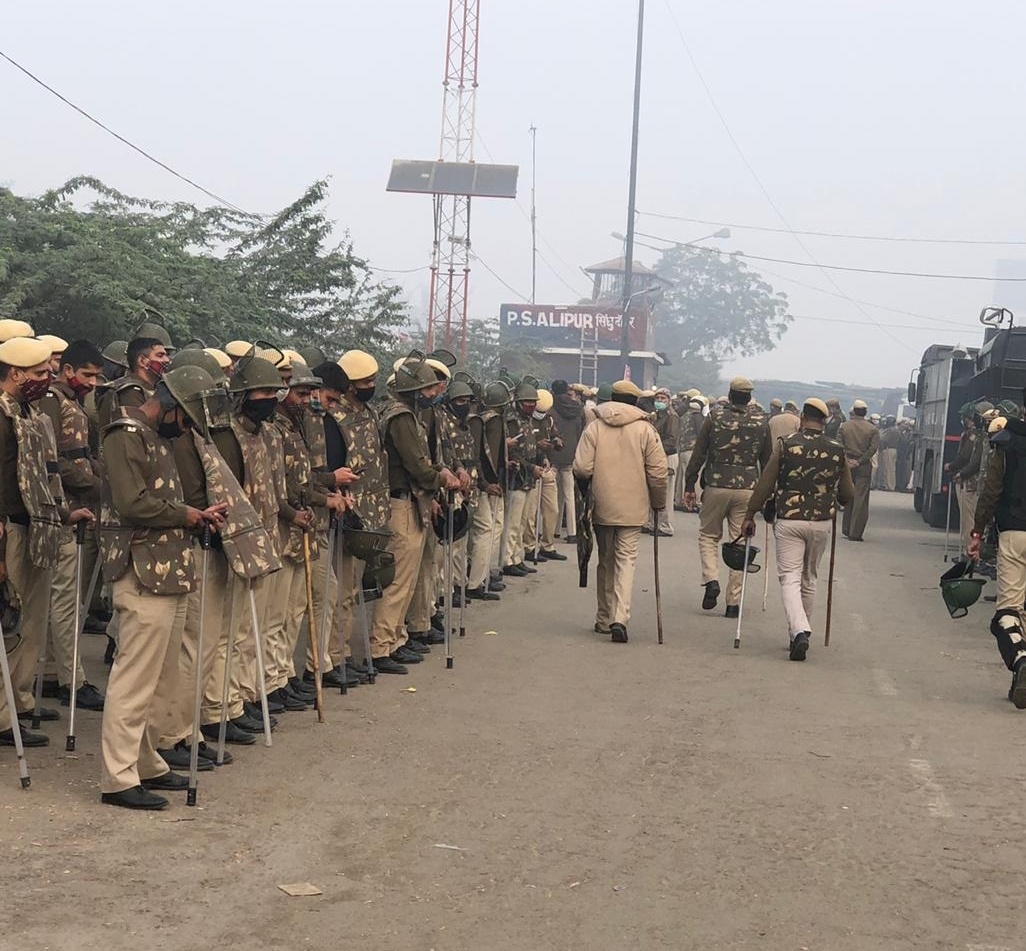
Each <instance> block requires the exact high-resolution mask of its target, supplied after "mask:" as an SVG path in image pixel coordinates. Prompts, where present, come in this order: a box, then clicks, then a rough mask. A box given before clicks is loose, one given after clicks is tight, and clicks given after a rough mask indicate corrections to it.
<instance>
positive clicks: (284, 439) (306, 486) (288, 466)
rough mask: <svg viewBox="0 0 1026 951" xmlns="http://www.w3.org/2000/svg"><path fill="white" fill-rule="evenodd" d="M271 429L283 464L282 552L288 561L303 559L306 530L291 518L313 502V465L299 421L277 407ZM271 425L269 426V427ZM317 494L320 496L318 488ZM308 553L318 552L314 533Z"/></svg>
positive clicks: (314, 553)
mask: <svg viewBox="0 0 1026 951" xmlns="http://www.w3.org/2000/svg"><path fill="white" fill-rule="evenodd" d="M273 425H274V429H275V430H276V431H277V438H278V440H280V449H281V453H282V458H283V461H284V464H283V466H282V475H283V477H284V480H283V481H284V492H285V499H286V502H287V506H285V507H282V506H279V510H278V527H279V536H280V539H281V548H280V549H279V550H280V551H281V555H282V557H283V558H288V559H289V560H290V561H296V562H302V561H303V535H304V534H305V532H304V531H303V529H301V528H300V527H299V526H298V525H296V524H295V523H294V521H293V518H294V515H295V513H296V512H297V511H298V510H299V509H302V508H307V507H310V506H312V505H313V503H314V497H313V496H314V489H313V487H312V486H311V481H310V480H311V476H312V468H311V465H310V450H309V449H308V448H307V444H306V433H305V432H304V427H303V424H302V422H297V421H296V420H294V419H292V418H291V417H289V416H287V415H286V414H285V413H284V412H282V411H281V410H279V411H278V412H277V413H275V415H274V423H273ZM268 428H270V427H268ZM317 498H318V499H321V500H323V493H322V492H320V491H319V490H318V492H317ZM310 554H311V557H316V556H317V547H316V536H315V535H311V538H310Z"/></svg>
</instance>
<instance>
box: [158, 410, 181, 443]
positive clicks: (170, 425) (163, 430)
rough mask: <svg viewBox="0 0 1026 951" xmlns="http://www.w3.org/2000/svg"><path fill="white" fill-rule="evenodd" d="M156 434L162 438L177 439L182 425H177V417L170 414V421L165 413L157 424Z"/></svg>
mask: <svg viewBox="0 0 1026 951" xmlns="http://www.w3.org/2000/svg"><path fill="white" fill-rule="evenodd" d="M157 435H158V436H161V437H162V438H164V439H177V438H178V437H179V436H181V435H182V427H181V426H179V425H178V419H177V418H176V417H175V416H174V415H172V418H171V420H170V421H168V419H167V415H166V414H165V416H164V418H163V419H162V420H161V421H160V422H159V423H158V424H157Z"/></svg>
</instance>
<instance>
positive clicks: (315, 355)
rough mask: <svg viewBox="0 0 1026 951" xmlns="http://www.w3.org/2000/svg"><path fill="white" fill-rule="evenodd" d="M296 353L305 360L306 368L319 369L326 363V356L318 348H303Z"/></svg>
mask: <svg viewBox="0 0 1026 951" xmlns="http://www.w3.org/2000/svg"><path fill="white" fill-rule="evenodd" d="M298 353H299V355H300V356H301V357H302V358H303V359H304V360H306V365H307V366H308V367H319V366H320V365H321V364H322V363H327V362H328V358H327V356H326V355H325V353H324V351H323V350H322V349H321V348H320V347H303V349H302V350H300V351H298Z"/></svg>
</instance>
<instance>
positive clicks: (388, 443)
mask: <svg viewBox="0 0 1026 951" xmlns="http://www.w3.org/2000/svg"><path fill="white" fill-rule="evenodd" d="M441 392H442V384H441V383H440V382H439V380H438V379H437V377H436V376H435V372H434V370H432V369H431V367H429V366H428V365H427V364H426V363H425V362H423V361H421V360H416V359H410V360H407V361H406V362H405V363H401V364H400V365H399V367H398V369H397V370H396V371H395V383H394V385H393V388H392V394H390V396H391V398H390V399H389V401H388V403H387V404H386V405H385V408H384V410H383V411H382V413H381V431H382V434H383V439H384V445H385V451H386V453H387V455H388V482H389V496H390V501H391V517H390V518H389V523H388V527H389V528H390V529H391V531H392V537H391V539H390V541H389V546H388V550H389V551H390V552H392V554H393V556H394V557H395V580H394V581H393V582H392V584H390V585H389V586H388V587H387V588H385V590H384V592H382V596H381V599H380V600H379V601H377V602H376V603H375V611H374V626H373V628H372V630H371V652H372V654H373V658H372V662H373V664H374V669H375V671H376V672H378V673H386V674H405V673H406V672H407V669H406V666H405V665H406V664H408V663H415V662H416V661H414V660H411V654H410V652H409V651H408V650H406V649H404V647H403V645H404V643H405V641H406V635H405V634H404V633H403V619H404V618H405V616H406V612H407V611H408V610H409V607H410V601H411V600H412V598H413V592H414V588H415V587H416V585H417V576H418V574H419V573H420V564H421V559H422V558H423V555H424V548H425V545H424V535H425V533H426V532H428V531H432V529H431V525H430V521H431V519H432V518H434V517H437V515H438V506H437V503H435V502H434V501H433V498H434V494H435V493H436V492H437V491H438V490H439V489H453V490H455V489H458V488H459V487H460V482H459V480H458V479H457V478H456V477H455V476H454V475H453V474H452V472H451V471H450V470H449V469H447V468H445V467H444V466H441V465H439V464H437V463H433V462H432V461H431V454H430V450H429V449H428V441H427V432H426V430H425V428H424V424H423V423H422V422H421V420H420V418H419V416H418V415H417V410H418V409H421V408H426V407H428V406H431V405H432V402H433V400H434V398H435V397H436V396H438V394H440V393H441ZM412 657H418V658H419V654H413V655H412Z"/></svg>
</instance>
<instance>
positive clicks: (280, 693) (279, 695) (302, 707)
mask: <svg viewBox="0 0 1026 951" xmlns="http://www.w3.org/2000/svg"><path fill="white" fill-rule="evenodd" d="M272 698H273V699H274V701H275V702H276V703H280V704H281V705H282V706H283V707H284V708H285V709H286V710H288V711H289V712H290V713H303V712H306V711H307V710H309V709H310V705H309V704H308V703H307V702H306V701H305V700H298V699H296V698H295V697H294V696H293V695H292V694H288V693H286V692H285V690H284V689H282V688H279V689H278V690H273V691H271V693H269V694H268V695H267V699H268V700H271V699H272Z"/></svg>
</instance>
